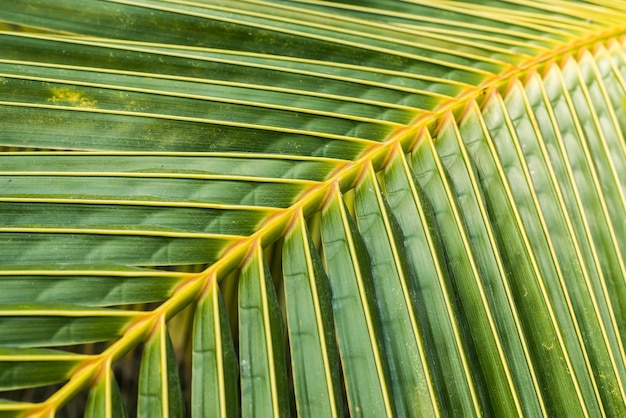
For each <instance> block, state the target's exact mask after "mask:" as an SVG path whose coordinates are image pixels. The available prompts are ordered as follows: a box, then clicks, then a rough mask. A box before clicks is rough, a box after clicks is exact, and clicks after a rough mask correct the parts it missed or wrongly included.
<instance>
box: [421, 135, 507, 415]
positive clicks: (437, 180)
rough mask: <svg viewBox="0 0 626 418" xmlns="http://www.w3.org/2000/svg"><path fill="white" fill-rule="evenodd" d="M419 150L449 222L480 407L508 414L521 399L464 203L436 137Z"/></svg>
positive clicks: (431, 190)
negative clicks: (467, 226)
mask: <svg viewBox="0 0 626 418" xmlns="http://www.w3.org/2000/svg"><path fill="white" fill-rule="evenodd" d="M419 151H420V152H417V153H416V154H415V156H414V160H413V166H414V170H415V171H416V173H418V174H417V176H416V180H417V181H418V182H419V184H420V187H422V188H423V189H424V190H425V192H426V193H427V194H428V195H429V196H430V197H431V200H430V201H431V204H432V206H433V211H434V213H435V217H436V220H437V223H438V224H439V225H447V228H446V231H447V233H446V234H445V235H443V236H442V244H443V246H444V249H445V254H446V257H447V259H448V260H450V263H452V264H453V265H454V269H452V271H451V273H452V288H453V291H454V294H455V296H456V299H457V301H458V305H457V306H458V309H459V313H460V316H461V318H462V320H463V319H464V320H465V321H467V322H466V323H464V324H463V323H462V328H461V331H462V332H463V333H464V334H465V335H464V337H465V338H466V344H467V347H468V348H467V350H468V353H469V356H470V359H471V362H470V364H471V365H472V367H478V368H479V369H480V370H481V371H480V372H479V370H477V369H474V370H472V376H473V378H474V380H475V384H476V386H477V389H478V390H477V394H478V396H479V397H480V402H481V409H482V410H483V413H497V412H496V411H500V413H504V411H507V410H508V411H507V412H506V413H507V414H511V413H515V412H514V411H515V409H516V408H519V406H518V400H517V399H515V396H516V394H515V393H514V392H513V388H512V387H511V385H512V383H511V381H510V375H509V373H510V372H509V366H508V364H507V363H508V362H507V360H506V359H505V358H504V354H503V352H502V342H501V341H500V338H501V337H500V336H499V335H498V333H497V330H496V329H495V323H494V317H493V316H494V314H493V312H492V309H491V307H490V306H489V304H488V301H487V298H486V290H485V285H484V284H483V282H482V281H481V276H480V270H479V267H478V264H477V260H476V257H475V256H474V254H473V253H472V251H471V246H470V245H469V238H468V234H467V232H466V231H465V229H464V228H463V223H464V218H463V217H462V215H461V213H460V209H459V206H460V203H459V202H458V201H457V200H456V199H455V196H454V195H453V194H452V186H451V185H450V183H449V182H448V180H447V175H446V173H445V172H444V167H443V165H442V161H441V158H442V157H441V156H440V155H439V154H438V153H437V152H436V151H435V148H434V146H433V144H432V142H430V141H428V140H425V141H424V144H423V145H422V147H421V148H420V150H419ZM444 155H445V154H444ZM479 353H480V354H479ZM491 408H494V409H495V411H494V410H492V409H491ZM501 408H502V409H501Z"/></svg>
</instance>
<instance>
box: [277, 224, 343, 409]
mask: <svg viewBox="0 0 626 418" xmlns="http://www.w3.org/2000/svg"><path fill="white" fill-rule="evenodd" d="M283 269H284V270H283V271H284V276H285V277H284V287H285V304H286V310H287V325H288V331H289V342H290V347H291V358H292V368H293V376H294V390H295V394H296V408H297V411H298V415H299V416H302V417H311V418H315V417H339V416H342V415H343V410H342V404H343V396H342V393H341V382H340V366H339V357H338V351H337V344H336V340H335V330H334V324H333V311H332V309H333V308H332V296H331V292H330V284H329V283H328V277H327V276H326V273H325V272H324V269H323V267H322V262H321V260H320V258H319V254H318V253H317V250H316V249H315V247H314V246H313V243H312V242H311V239H310V237H309V233H308V231H307V228H306V224H305V223H304V219H303V218H301V217H300V218H299V219H298V221H297V223H295V225H294V226H293V228H292V230H291V231H290V233H289V234H288V235H287V236H286V237H285V245H284V247H283Z"/></svg>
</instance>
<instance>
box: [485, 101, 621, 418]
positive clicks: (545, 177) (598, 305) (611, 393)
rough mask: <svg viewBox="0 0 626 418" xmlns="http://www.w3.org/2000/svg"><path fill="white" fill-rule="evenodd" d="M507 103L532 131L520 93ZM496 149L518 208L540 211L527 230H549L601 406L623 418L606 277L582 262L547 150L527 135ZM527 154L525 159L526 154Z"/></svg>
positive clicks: (504, 139) (502, 140)
mask: <svg viewBox="0 0 626 418" xmlns="http://www.w3.org/2000/svg"><path fill="white" fill-rule="evenodd" d="M507 99H508V100H507V102H506V106H507V110H508V113H509V114H510V115H511V118H512V119H514V120H516V124H517V130H519V131H524V132H525V131H528V132H532V126H531V125H530V123H531V122H532V119H531V115H532V114H528V113H525V112H526V111H527V109H524V108H523V107H522V106H520V105H522V103H523V96H521V91H520V90H519V89H516V91H515V92H513V91H512V92H511V94H510V95H509V97H508V98H507ZM524 128H526V129H524ZM496 144H497V148H498V150H497V151H498V154H499V156H500V160H501V161H502V163H503V164H504V165H505V169H506V172H507V173H508V175H507V177H508V178H509V181H510V182H511V183H514V184H518V185H519V186H517V187H513V188H512V191H513V195H514V197H515V198H516V199H517V201H518V202H519V203H518V206H520V207H524V206H531V207H532V206H535V208H536V210H537V211H538V212H537V213H536V216H535V217H534V218H531V219H527V220H526V222H525V225H526V228H527V229H530V228H532V225H533V222H535V223H537V222H538V221H541V222H543V223H544V226H536V227H537V228H542V229H544V233H545V234H546V239H547V240H549V241H548V243H549V244H550V245H551V247H552V249H551V251H552V253H553V258H554V262H555V263H558V266H559V269H560V271H561V274H562V276H563V278H562V284H561V287H562V292H563V296H564V298H566V301H567V303H568V305H570V308H569V309H570V311H571V315H572V317H573V319H574V320H576V326H577V334H578V335H577V339H578V341H575V342H573V344H581V343H583V344H584V348H585V350H586V355H587V357H588V360H587V361H588V363H589V364H588V366H587V367H590V369H591V373H592V374H593V378H594V380H595V384H596V385H597V390H598V391H599V393H600V396H601V397H602V404H603V406H604V408H605V410H607V411H608V412H607V413H608V414H609V415H615V416H619V415H621V414H623V413H625V412H626V411H624V408H625V407H626V405H624V402H623V400H622V399H621V397H620V396H617V393H620V392H621V391H623V389H622V384H623V383H622V382H623V381H624V374H625V373H626V369H625V368H624V362H623V361H624V359H623V357H622V355H620V348H619V347H620V346H619V344H618V338H619V333H618V332H617V330H616V329H615V324H614V319H613V318H612V312H611V309H610V305H609V304H608V303H607V302H608V301H609V299H608V295H607V294H606V292H605V290H604V289H603V287H604V286H603V281H604V278H602V277H601V276H600V275H598V271H597V268H596V266H594V265H593V258H592V257H588V258H587V260H585V259H584V257H583V253H582V251H581V248H580V240H579V238H578V237H577V236H576V234H575V232H574V230H573V228H572V225H571V219H570V214H569V213H567V212H565V211H564V210H563V209H562V208H563V207H564V206H563V205H562V200H561V199H562V195H561V194H560V193H556V188H557V187H558V186H557V185H556V184H555V179H554V177H552V176H550V172H549V170H548V169H547V168H548V167H549V166H548V163H547V162H546V160H545V159H544V156H545V154H543V153H542V152H541V151H542V147H540V146H539V142H538V140H537V138H536V136H533V135H525V136H524V138H523V139H521V140H520V139H519V138H518V137H517V136H516V135H515V134H513V135H498V141H497V142H496ZM522 153H523V154H525V155H521V154H522ZM531 164H532V165H531ZM531 173H532V175H533V178H532V179H531V178H530V174H531ZM522 176H523V177H524V178H522ZM533 183H534V184H533ZM526 185H528V186H533V188H532V189H531V188H529V187H528V186H526ZM533 189H534V190H533ZM533 200H534V202H533ZM559 200H561V201H560V202H559ZM572 209H573V208H572ZM528 212H530V210H529V211H528ZM523 213H524V212H522V214H523ZM532 235H534V236H538V235H539V234H537V233H535V234H532ZM535 247H539V246H538V245H535ZM548 251H550V250H548ZM587 263H589V264H587ZM562 328H563V327H562Z"/></svg>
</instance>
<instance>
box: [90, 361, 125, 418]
mask: <svg viewBox="0 0 626 418" xmlns="http://www.w3.org/2000/svg"><path fill="white" fill-rule="evenodd" d="M85 417H86V418H113V417H119V418H127V417H128V412H127V411H126V407H125V406H124V401H123V400H122V394H121V393H120V388H119V386H118V385H117V382H116V381H115V377H114V376H113V372H112V371H111V370H110V369H109V370H106V371H105V372H104V374H103V375H102V376H101V377H100V379H98V382H97V383H96V385H95V387H94V388H92V389H91V391H90V392H89V399H88V400H87V407H86V408H85Z"/></svg>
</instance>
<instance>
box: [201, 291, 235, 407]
mask: <svg viewBox="0 0 626 418" xmlns="http://www.w3.org/2000/svg"><path fill="white" fill-rule="evenodd" d="M192 361H193V371H192V382H191V415H192V417H237V416H238V415H239V396H238V388H237V378H238V376H237V371H238V366H237V358H236V353H235V347H234V345H233V337H232V333H231V331H230V322H229V321H228V316H227V313H226V306H225V305H224V300H223V297H222V294H221V292H220V290H219V287H218V285H217V280H215V279H212V280H211V282H210V283H209V288H208V289H207V292H206V294H205V295H204V296H203V297H202V299H200V301H199V302H198V305H197V307H196V313H195V316H194V325H193V354H192Z"/></svg>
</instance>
